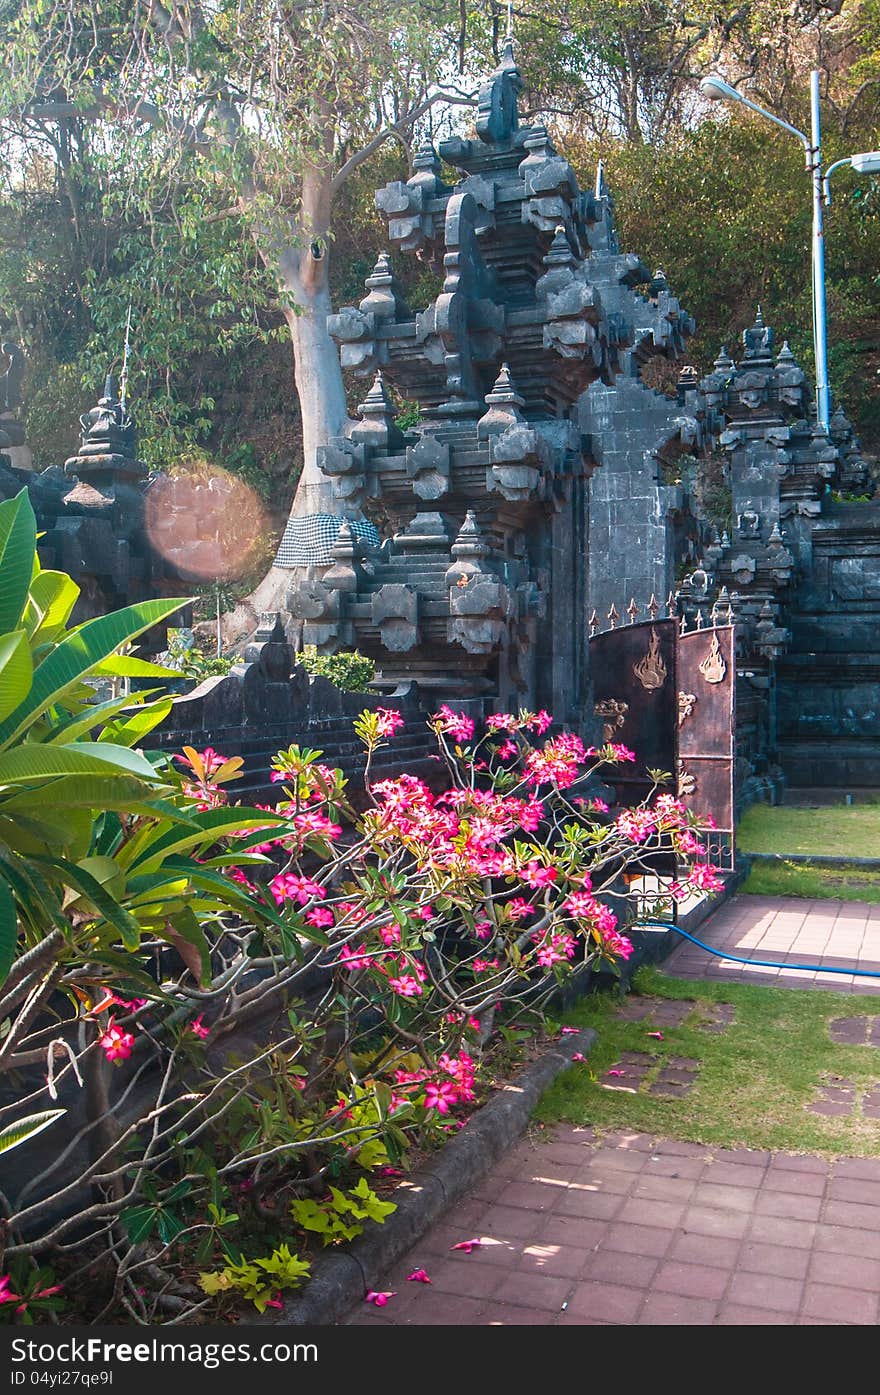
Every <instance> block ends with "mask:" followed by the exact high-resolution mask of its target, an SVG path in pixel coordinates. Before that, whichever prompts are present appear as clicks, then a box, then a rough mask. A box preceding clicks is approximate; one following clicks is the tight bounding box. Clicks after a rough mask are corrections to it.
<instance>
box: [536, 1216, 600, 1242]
mask: <svg viewBox="0 0 880 1395" xmlns="http://www.w3.org/2000/svg"><path fill="white" fill-rule="evenodd" d="M608 1231H609V1223H608V1222H607V1221H603V1220H591V1219H589V1218H587V1217H581V1216H557V1215H552V1216H548V1217H546V1219H543V1220H542V1222H541V1225H540V1226H539V1227H538V1229H537V1230H536V1232H535V1234H534V1235H532V1236H530V1238H529V1242H528V1243H529V1244H531V1245H560V1246H564V1245H576V1246H577V1247H578V1248H579V1249H584V1250H592V1249H594V1248H595V1246H596V1245H598V1244H599V1242H600V1241H601V1240H602V1239H603V1238H604V1237H605V1236H606V1235H607V1234H608Z"/></svg>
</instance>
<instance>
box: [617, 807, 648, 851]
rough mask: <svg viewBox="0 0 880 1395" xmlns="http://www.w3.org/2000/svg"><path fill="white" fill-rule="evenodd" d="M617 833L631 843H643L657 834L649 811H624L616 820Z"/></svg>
mask: <svg viewBox="0 0 880 1395" xmlns="http://www.w3.org/2000/svg"><path fill="white" fill-rule="evenodd" d="M617 831H618V833H622V834H623V836H624V838H628V839H629V840H630V842H631V843H644V842H645V841H646V840H647V839H648V838H650V836H651V834H652V833H656V832H657V823H656V820H655V818H654V814H653V812H652V810H650V809H624V811H623V813H622V814H620V815H619V816H618V819H617Z"/></svg>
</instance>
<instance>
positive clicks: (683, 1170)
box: [638, 1153, 706, 1182]
mask: <svg viewBox="0 0 880 1395" xmlns="http://www.w3.org/2000/svg"><path fill="white" fill-rule="evenodd" d="M705 1166H706V1164H705V1162H704V1161H703V1159H702V1158H680V1157H676V1156H675V1155H674V1154H673V1155H670V1156H663V1157H661V1156H660V1154H659V1153H652V1154H651V1156H650V1157H649V1158H648V1161H647V1163H646V1164H645V1166H644V1168H643V1169H642V1172H641V1175H640V1177H639V1179H638V1180H639V1182H642V1181H644V1179H645V1178H646V1177H677V1178H679V1179H684V1178H689V1179H690V1180H691V1181H695V1180H696V1179H697V1178H698V1177H701V1176H702V1174H703V1171H704V1169H705Z"/></svg>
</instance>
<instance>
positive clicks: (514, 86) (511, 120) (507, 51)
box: [477, 37, 522, 145]
mask: <svg viewBox="0 0 880 1395" xmlns="http://www.w3.org/2000/svg"><path fill="white" fill-rule="evenodd" d="M521 91H522V78H521V77H520V73H519V69H518V68H517V66H516V58H515V56H514V52H513V40H512V38H510V37H508V39H507V40H506V41H505V44H504V51H503V53H502V55H501V63H500V64H499V66H498V67H497V68H496V70H495V72H494V73H493V74H492V76H491V77H490V78H489V81H488V82H487V83H486V84H485V86H483V87H482V88H481V89H480V94H479V97H478V99H477V100H478V108H477V135H478V136H479V138H480V140H481V141H484V142H485V143H486V144H487V145H493V144H500V143H501V142H502V141H507V140H510V139H511V137H512V136H513V135H514V134H515V132H516V131H517V130H518V129H519V110H518V108H517V97H518V96H519V94H520V92H521Z"/></svg>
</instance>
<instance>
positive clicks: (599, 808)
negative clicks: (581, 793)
mask: <svg viewBox="0 0 880 1395" xmlns="http://www.w3.org/2000/svg"><path fill="white" fill-rule="evenodd" d="M587 808H588V809H592V810H593V812H594V813H595V814H607V813H608V805H607V804H606V803H605V800H604V799H591V800H590V802H589V804H588V805H587Z"/></svg>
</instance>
